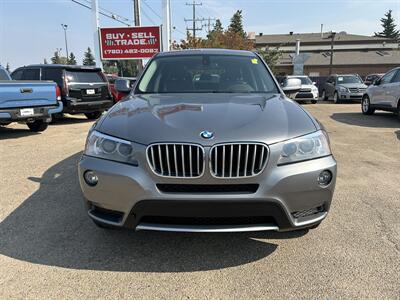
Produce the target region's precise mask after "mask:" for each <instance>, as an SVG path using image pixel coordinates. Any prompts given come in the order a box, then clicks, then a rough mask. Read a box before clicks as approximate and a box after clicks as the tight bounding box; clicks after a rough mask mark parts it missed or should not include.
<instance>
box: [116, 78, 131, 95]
mask: <svg viewBox="0 0 400 300" xmlns="http://www.w3.org/2000/svg"><path fill="white" fill-rule="evenodd" d="M115 89H116V90H117V92H120V93H124V94H128V93H130V92H131V89H132V88H131V85H130V81H129V80H127V79H117V80H115Z"/></svg>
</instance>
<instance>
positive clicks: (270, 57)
mask: <svg viewBox="0 0 400 300" xmlns="http://www.w3.org/2000/svg"><path fill="white" fill-rule="evenodd" d="M257 52H258V54H260V55H261V57H262V58H263V60H264V61H265V62H266V64H267V65H268V67H269V68H270V69H271V71H272V73H274V74H275V68H276V65H277V64H278V62H279V59H280V58H281V57H282V51H281V50H279V48H275V49H266V50H263V49H257Z"/></svg>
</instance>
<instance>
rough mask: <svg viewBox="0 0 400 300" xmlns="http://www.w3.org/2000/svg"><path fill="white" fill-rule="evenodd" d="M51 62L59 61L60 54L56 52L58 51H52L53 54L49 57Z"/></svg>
mask: <svg viewBox="0 0 400 300" xmlns="http://www.w3.org/2000/svg"><path fill="white" fill-rule="evenodd" d="M50 60H51V62H52V63H53V64H59V63H60V54H59V53H58V51H55V52H54V55H53V57H52V58H50Z"/></svg>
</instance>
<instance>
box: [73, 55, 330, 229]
mask: <svg viewBox="0 0 400 300" xmlns="http://www.w3.org/2000/svg"><path fill="white" fill-rule="evenodd" d="M292 81H293V82H292V84H288V87H287V88H286V91H287V92H288V93H293V92H296V91H298V90H299V89H300V87H301V82H300V80H298V79H292ZM124 85H125V86H128V83H124V82H123V81H122V82H121V81H119V82H116V88H117V89H124ZM335 179H336V161H335V159H334V157H333V155H332V153H331V149H330V145H329V139H328V135H327V133H326V131H325V129H324V127H323V126H322V125H321V124H320V123H319V122H318V121H317V120H316V119H314V118H313V117H312V116H311V115H310V114H309V113H308V112H307V111H305V110H304V109H303V108H302V107H301V106H299V105H298V104H297V103H295V102H294V101H292V100H290V99H288V98H287V97H286V96H285V94H284V92H283V91H282V90H281V88H280V87H279V85H278V83H277V82H276V80H275V79H274V77H273V76H272V74H271V72H270V70H269V69H268V67H267V65H266V64H265V63H264V61H263V60H262V59H261V57H260V56H258V55H257V54H255V53H252V52H248V51H234V50H222V49H219V50H216V49H213V50H211V49H208V50H186V51H177V52H164V53H160V54H157V55H156V56H155V57H154V58H153V59H152V60H151V61H150V62H149V63H148V64H147V67H146V69H145V70H144V72H143V74H142V75H141V77H140V78H139V80H138V82H137V84H136V86H135V88H134V90H133V91H132V92H131V94H130V95H129V96H128V97H127V98H125V99H124V100H123V101H121V102H118V103H117V104H116V105H114V106H113V107H112V108H111V109H110V110H109V111H108V112H107V113H106V114H105V115H103V117H102V118H101V119H99V120H98V121H97V122H96V123H95V124H94V126H93V127H92V128H91V130H90V132H89V134H88V138H87V142H86V146H85V151H84V154H83V156H82V158H81V160H80V162H79V180H80V185H81V188H82V191H83V195H84V198H85V203H86V207H87V211H88V214H89V216H90V218H92V219H93V221H94V222H95V223H96V224H97V225H98V226H100V227H108V226H113V227H128V228H133V229H136V230H161V231H189V232H227V231H235V232H237V231H259V230H275V231H286V230H295V229H301V228H308V227H316V226H317V225H318V224H319V223H320V222H321V221H322V220H323V219H324V218H325V217H326V215H327V213H328V211H329V208H330V204H331V200H332V196H333V192H334V188H335Z"/></svg>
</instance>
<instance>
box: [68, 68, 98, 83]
mask: <svg viewBox="0 0 400 300" xmlns="http://www.w3.org/2000/svg"><path fill="white" fill-rule="evenodd" d="M65 76H66V78H67V81H68V82H79V83H89V82H90V83H94V82H104V80H103V77H102V76H101V74H100V73H99V72H93V71H66V72H65Z"/></svg>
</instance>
